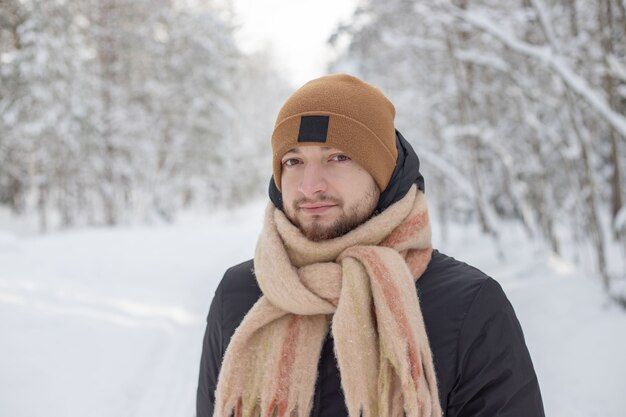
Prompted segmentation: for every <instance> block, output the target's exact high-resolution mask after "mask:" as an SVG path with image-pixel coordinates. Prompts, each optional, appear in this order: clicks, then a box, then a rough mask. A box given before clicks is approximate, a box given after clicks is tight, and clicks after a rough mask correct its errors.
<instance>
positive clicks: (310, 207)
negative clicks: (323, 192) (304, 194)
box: [300, 203, 337, 214]
mask: <svg viewBox="0 0 626 417" xmlns="http://www.w3.org/2000/svg"><path fill="white" fill-rule="evenodd" d="M333 207H337V205H336V204H332V203H309V204H302V205H300V210H302V212H304V213H305V214H323V213H326V212H327V211H329V210H331V209H332V208H333Z"/></svg>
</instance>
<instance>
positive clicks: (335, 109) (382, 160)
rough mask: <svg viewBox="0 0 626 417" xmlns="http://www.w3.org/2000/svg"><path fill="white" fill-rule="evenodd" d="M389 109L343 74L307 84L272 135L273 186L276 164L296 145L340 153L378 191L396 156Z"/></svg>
mask: <svg viewBox="0 0 626 417" xmlns="http://www.w3.org/2000/svg"><path fill="white" fill-rule="evenodd" d="M395 113H396V110H395V108H394V107H393V104H391V102H390V101H389V100H388V99H387V97H385V96H384V94H383V93H382V92H381V91H380V90H379V89H378V88H376V87H374V86H372V85H371V84H368V83H366V82H364V81H361V80H360V79H358V78H356V77H353V76H351V75H347V74H335V75H328V76H325V77H321V78H317V79H315V80H312V81H309V82H308V83H306V84H305V85H303V86H302V87H300V88H299V89H298V90H296V92H295V93H293V94H292V95H291V97H289V98H288V99H287V101H286V102H285V104H284V105H283V107H282V109H281V110H280V112H279V113H278V117H277V118H276V124H275V125H274V133H273V134H272V151H273V163H274V181H275V183H276V187H277V188H278V189H279V190H280V189H281V184H280V177H281V168H282V164H281V159H282V157H283V156H284V155H285V154H286V153H287V151H289V150H290V149H292V148H295V147H298V146H310V145H318V146H328V147H332V148H337V149H341V150H342V151H344V152H346V153H347V154H348V155H349V156H350V158H352V159H353V160H355V161H356V162H358V163H359V164H360V165H361V166H362V167H363V168H365V169H366V170H367V171H368V172H369V173H370V175H371V176H372V177H374V180H375V181H376V183H377V184H378V187H379V188H380V190H381V191H384V190H385V188H386V187H387V184H388V183H389V180H390V178H391V174H392V172H393V169H394V167H395V165H396V158H397V156H398V151H397V149H396V134H395V128H394V124H393V119H394V116H395Z"/></svg>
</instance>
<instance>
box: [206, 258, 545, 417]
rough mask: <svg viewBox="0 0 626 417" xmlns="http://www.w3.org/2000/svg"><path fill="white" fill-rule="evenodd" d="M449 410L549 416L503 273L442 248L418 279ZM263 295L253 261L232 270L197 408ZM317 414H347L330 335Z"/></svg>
mask: <svg viewBox="0 0 626 417" xmlns="http://www.w3.org/2000/svg"><path fill="white" fill-rule="evenodd" d="M416 290H417V294H418V297H419V300H420V306H421V309H422V314H423V316H424V324H425V326H426V332H427V334H428V339H429V341H430V347H431V350H432V352H433V358H434V364H435V371H436V375H437V381H438V389H439V398H440V401H441V408H442V410H443V411H444V416H447V417H504V416H506V417H544V411H543V404H542V399H541V393H540V390H539V384H538V381H537V376H536V375H535V370H534V368H533V364H532V362H531V359H530V355H529V353H528V349H527V348H526V343H525V341H524V335H523V333H522V328H521V327H520V324H519V322H518V320H517V317H516V315H515V312H514V310H513V307H512V306H511V304H510V302H509V300H508V299H507V297H506V295H505V294H504V292H503V290H502V288H501V286H500V285H499V284H498V282H497V281H495V280H493V279H492V278H490V277H488V276H486V275H485V274H484V273H482V272H481V271H479V270H478V269H476V268H474V267H471V266H469V265H467V264H465V263H463V262H460V261H457V260H456V259H454V258H451V257H448V256H446V255H444V254H442V253H440V252H438V251H436V250H435V251H434V252H433V258H432V260H431V261H430V263H429V265H428V268H427V269H426V271H425V272H424V274H423V275H422V277H421V278H420V279H419V280H418V281H417V282H416ZM260 296H261V290H260V289H259V287H258V284H257V282H256V280H255V278H254V274H253V263H252V261H251V260H250V261H247V262H244V263H241V264H239V265H237V266H234V267H232V268H230V269H229V270H228V271H226V274H225V275H224V278H223V279H222V281H221V283H220V284H219V286H218V288H217V290H216V292H215V296H214V298H213V302H212V303H211V308H210V311H209V315H208V319H207V328H206V334H205V337H204V345H203V350H202V358H201V365H200V380H199V385H198V394H197V395H198V396H197V416H198V417H209V416H211V415H212V414H213V406H214V401H215V395H214V392H215V388H216V386H217V379H218V375H219V371H220V366H221V362H222V357H223V355H224V352H225V350H226V347H227V346H228V343H229V341H230V338H231V336H232V335H233V333H234V331H235V329H236V327H237V326H238V325H239V323H240V322H241V320H242V319H243V317H244V316H245V314H246V313H247V312H248V310H249V309H250V308H251V307H252V305H253V304H254V303H255V302H256V301H257V299H258V298H259V297H260ZM311 416H315V417H317V416H323V417H341V416H347V410H346V407H345V404H344V401H343V394H342V391H341V384H340V375H339V371H338V370H337V364H336V362H335V357H334V354H333V339H332V337H331V336H330V335H329V336H328V337H327V339H326V341H325V343H324V346H323V348H322V353H321V357H320V361H319V372H318V379H317V383H316V389H315V394H314V401H313V410H312V413H311Z"/></svg>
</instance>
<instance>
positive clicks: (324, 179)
mask: <svg viewBox="0 0 626 417" xmlns="http://www.w3.org/2000/svg"><path fill="white" fill-rule="evenodd" d="M281 163H282V174H281V189H282V190H281V191H282V196H283V207H284V211H285V214H286V215H287V217H288V218H289V220H291V222H292V223H293V224H294V225H296V226H297V227H298V228H299V229H300V230H301V231H302V233H303V234H304V235H305V236H306V237H307V238H308V239H310V240H313V241H320V240H326V239H333V238H335V237H339V236H342V235H344V234H346V233H347V232H349V231H350V230H352V229H354V228H355V227H356V226H358V225H360V224H361V223H363V222H365V221H366V220H367V219H368V218H369V217H370V216H371V214H372V212H373V211H374V209H375V208H376V204H377V203H378V198H379V197H380V191H379V190H378V186H377V185H376V182H375V181H374V178H373V177H372V176H371V175H370V174H369V173H368V172H367V171H366V170H365V169H363V168H362V167H361V165H359V164H358V163H357V162H355V161H353V160H352V159H350V157H349V156H348V155H347V154H346V153H345V152H343V151H340V150H339V149H336V148H328V147H324V146H315V145H314V146H300V147H297V148H293V149H291V150H289V152H287V153H286V154H285V155H284V156H283V157H282V159H281Z"/></svg>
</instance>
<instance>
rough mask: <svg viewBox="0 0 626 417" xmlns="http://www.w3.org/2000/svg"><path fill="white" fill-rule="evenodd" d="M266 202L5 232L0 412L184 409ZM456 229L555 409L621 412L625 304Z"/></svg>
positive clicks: (554, 264) (586, 281)
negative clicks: (507, 303)
mask: <svg viewBox="0 0 626 417" xmlns="http://www.w3.org/2000/svg"><path fill="white" fill-rule="evenodd" d="M262 210H263V204H261V203H257V204H255V205H252V206H249V207H247V208H242V209H238V210H233V211H230V212H222V213H218V214H217V215H215V216H212V217H211V218H208V219H207V218H202V217H200V218H198V217H188V218H186V219H185V220H182V221H180V222H178V223H177V224H176V225H174V226H159V227H154V228H145V227H141V228H127V229H119V230H107V229H91V230H84V231H75V232H68V233H59V234H54V235H50V236H31V237H15V236H14V235H12V234H9V233H7V232H4V233H3V232H0V335H2V336H1V337H2V339H1V340H2V341H1V342H0V416H3V417H37V416H52V417H79V416H84V415H90V416H93V417H104V416H107V417H108V416H111V417H126V416H128V417H131V416H132V417H149V416H150V417H157V416H163V417H191V416H192V415H193V413H194V397H195V387H196V380H197V372H198V360H199V354H200V348H201V339H202V334H203V331H204V318H205V315H206V312H207V311H208V306H209V303H210V299H211V296H212V294H213V290H214V288H215V285H216V284H217V282H218V281H219V279H220V278H221V275H222V273H223V271H224V269H225V268H226V267H228V266H230V265H232V264H234V263H237V262H240V261H242V260H245V259H248V258H250V257H251V256H252V254H253V250H254V244H255V241H256V236H257V234H258V232H259V230H260V223H259V220H260V218H261V213H262ZM508 235H509V236H510V237H509V238H507V240H506V241H505V242H503V243H504V244H505V247H506V248H508V250H506V251H505V255H506V257H505V260H502V261H498V260H496V259H495V258H494V256H493V251H492V249H491V248H492V243H491V242H489V241H488V240H486V239H485V238H483V237H481V236H479V235H478V234H476V233H474V232H471V231H467V230H463V231H460V230H455V231H454V232H453V233H452V236H451V239H450V240H449V243H447V244H441V243H437V240H436V246H437V247H439V248H441V250H442V251H443V252H446V253H448V254H451V255H456V257H457V258H459V259H461V260H464V261H467V262H470V263H473V264H474V265H476V266H478V267H479V268H481V269H483V270H484V271H485V272H487V273H488V274H490V275H491V276H493V277H494V278H495V279H497V280H498V281H499V282H500V283H501V284H502V286H503V287H504V289H505V291H506V293H507V295H508V296H509V299H510V300H511V302H512V304H513V306H514V308H515V310H516V311H517V313H518V316H519V319H520V322H521V323H522V327H523V329H524V333H525V336H526V340H527V343H528V346H529V349H530V351H531V355H532V356H533V360H534V363H535V368H536V370H537V374H538V376H539V381H540V384H541V387H542V391H543V396H544V403H545V406H546V415H548V416H550V417H577V416H581V417H582V416H585V417H592V416H598V417H623V416H624V411H623V410H624V409H625V408H626V398H624V397H623V392H624V388H626V384H625V383H624V382H623V381H624V378H623V375H626V357H625V356H624V352H626V332H625V330H626V314H625V313H624V312H623V311H622V310H620V309H619V308H617V307H615V306H612V305H610V304H608V303H607V302H606V299H605V297H604V295H603V294H602V291H601V290H600V285H599V283H598V282H597V280H596V279H594V278H592V277H589V278H588V277H584V276H582V274H580V273H579V272H577V271H576V269H575V268H574V267H572V266H571V265H569V264H567V263H565V262H564V261H562V260H559V259H556V258H555V257H552V256H550V254H549V253H547V252H545V251H544V250H543V249H542V247H541V246H540V245H536V246H534V247H533V246H531V245H528V244H523V241H521V240H519V239H517V240H516V238H515V233H509V234H508Z"/></svg>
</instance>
